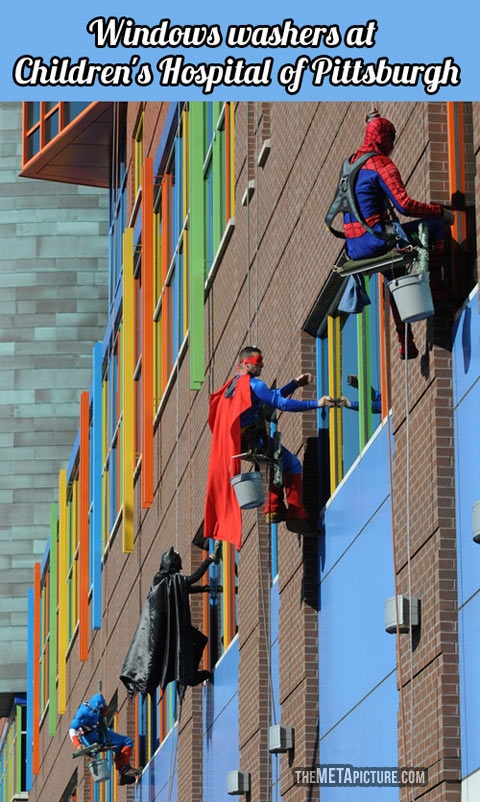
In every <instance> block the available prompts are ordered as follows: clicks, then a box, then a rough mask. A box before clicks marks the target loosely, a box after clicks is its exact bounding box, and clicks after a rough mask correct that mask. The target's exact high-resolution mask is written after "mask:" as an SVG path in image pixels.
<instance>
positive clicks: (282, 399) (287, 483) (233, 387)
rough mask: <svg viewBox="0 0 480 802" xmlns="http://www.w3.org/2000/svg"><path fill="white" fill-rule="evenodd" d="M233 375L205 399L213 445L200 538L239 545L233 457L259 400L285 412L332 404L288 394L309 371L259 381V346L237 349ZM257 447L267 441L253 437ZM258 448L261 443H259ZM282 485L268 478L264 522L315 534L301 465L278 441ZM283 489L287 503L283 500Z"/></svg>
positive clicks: (243, 443)
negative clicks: (271, 382) (282, 381)
mask: <svg viewBox="0 0 480 802" xmlns="http://www.w3.org/2000/svg"><path fill="white" fill-rule="evenodd" d="M238 359H239V362H238V365H237V370H236V374H235V376H233V377H232V378H230V379H229V380H228V382H227V383H226V384H225V385H223V387H221V388H220V390H218V391H217V392H216V393H214V394H213V395H212V396H211V399H210V414H209V419H208V420H209V425H210V428H211V430H212V446H211V452H210V465H209V472H208V480H207V494H206V502H205V515H204V535H205V537H214V538H215V537H216V538H218V539H220V540H227V541H229V542H231V543H235V545H236V546H237V547H238V548H239V547H240V540H241V513H240V509H239V507H238V504H237V503H236V500H235V497H234V494H233V491H232V489H231V486H230V482H229V478H230V476H231V474H230V473H229V472H230V471H231V466H232V463H233V462H234V461H233V460H232V456H235V455H237V454H239V453H240V449H242V450H246V448H247V443H250V433H251V430H252V428H255V425H256V423H257V420H258V418H259V416H260V415H261V408H262V405H268V406H270V407H273V408H274V409H279V410H282V411H284V412H305V411H307V410H312V409H317V408H318V407H327V406H333V402H332V400H331V398H330V397H329V396H323V398H320V399H318V400H315V399H311V400H297V399H295V398H289V397H288V396H289V395H290V394H291V393H293V392H294V390H296V389H297V387H303V386H305V385H307V384H309V383H310V381H311V375H310V374H309V373H303V374H302V375H301V376H298V377H297V378H296V379H292V381H290V382H289V383H288V384H286V385H284V386H283V387H280V388H278V389H275V390H271V389H269V387H267V385H266V384H265V383H264V382H263V381H261V379H260V378H259V377H260V374H261V373H262V370H263V367H264V363H263V355H262V352H261V351H260V349H259V348H256V347H253V346H248V347H246V348H244V349H243V350H242V351H240V354H239V357H238ZM256 446H257V451H258V452H259V453H261V452H262V450H267V446H268V443H266V442H265V443H262V441H261V436H260V441H259V442H257V444H256ZM262 447H263V448H262ZM281 461H282V471H283V487H279V488H278V487H276V486H275V485H274V484H273V481H270V484H269V491H268V498H267V503H266V507H265V515H266V518H267V521H268V522H269V523H280V522H281V521H285V522H286V525H287V529H289V530H290V531H291V532H297V533H298V534H302V535H315V534H317V528H316V526H315V524H314V523H313V522H312V521H310V520H309V517H308V513H307V511H306V509H305V507H304V506H303V501H302V464H301V462H300V460H299V459H298V457H296V456H295V454H292V452H291V451H289V450H288V449H287V448H285V447H284V446H282V449H281ZM284 490H285V497H286V504H285V501H284Z"/></svg>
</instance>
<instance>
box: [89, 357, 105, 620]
mask: <svg viewBox="0 0 480 802" xmlns="http://www.w3.org/2000/svg"><path fill="white" fill-rule="evenodd" d="M102 357H103V346H102V343H95V345H94V347H93V381H92V444H91V450H92V519H91V535H92V537H91V544H92V553H91V576H92V629H100V628H101V626H102V553H103V541H102V518H103V516H102V453H103V448H102V445H103V444H102V440H103V409H102V406H103V405H102V361H103V360H102Z"/></svg>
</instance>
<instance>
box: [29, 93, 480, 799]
mask: <svg viewBox="0 0 480 802" xmlns="http://www.w3.org/2000/svg"><path fill="white" fill-rule="evenodd" d="M160 105H161V104H147V106H146V114H145V143H146V153H147V154H148V155H153V153H154V150H155V146H154V143H155V142H157V141H158V136H159V133H158V120H159V119H160V117H159V115H160V114H161V113H163V110H161V109H160V108H159V107H160ZM137 106H138V104H131V108H130V107H129V117H128V119H129V121H130V122H132V124H133V122H134V121H135V119H136V116H137V114H138V108H137ZM367 110H368V108H367V107H366V104H365V105H364V104H347V103H345V104H342V103H334V104H328V103H322V104H317V103H301V104H296V103H284V104H282V103H276V104H271V105H269V104H253V103H250V104H237V105H236V109H235V126H236V144H235V151H236V154H235V158H236V175H235V181H236V197H237V208H236V214H235V231H234V234H233V237H232V240H231V242H230V245H229V247H228V249H227V252H226V254H225V256H224V258H223V260H222V263H221V265H220V268H219V271H218V274H217V276H216V279H215V282H214V283H213V285H212V287H211V289H210V290H209V293H208V296H207V298H206V305H205V330H206V365H207V374H206V381H205V383H204V385H203V387H202V388H201V389H200V390H199V391H197V392H193V391H191V390H190V389H189V376H188V369H189V366H188V359H183V361H181V363H180V365H179V368H178V376H177V381H176V382H175V383H174V384H173V386H172V389H171V392H170V395H169V397H168V400H167V402H166V405H165V409H164V412H163V414H162V416H161V418H160V419H159V420H158V422H157V425H156V433H155V488H156V492H155V499H154V503H153V505H152V507H151V508H150V509H149V510H141V509H140V502H139V498H137V500H136V524H137V534H136V542H135V551H134V552H133V554H131V555H123V554H122V553H121V549H120V539H119V537H118V536H117V537H116V539H115V540H114V541H113V543H112V546H111V549H110V551H109V554H108V559H107V562H106V583H107V585H106V594H105V605H106V609H107V608H108V620H107V619H106V620H105V624H104V629H103V630H102V632H101V633H96V634H95V636H94V638H93V644H92V649H91V657H90V659H89V661H88V663H87V664H85V665H79V664H78V662H76V658H75V656H72V658H71V660H70V661H69V689H70V690H71V702H70V706H69V710H68V713H67V715H66V716H65V717H64V719H65V720H68V719H69V714H70V713H73V710H74V708H75V707H76V705H77V704H78V701H79V700H81V698H82V697H83V695H86V694H87V693H88V692H92V691H93V690H94V689H95V687H93V686H94V685H95V683H96V679H97V677H98V676H99V675H102V674H103V673H104V666H105V665H108V671H107V672H106V679H105V683H106V685H105V688H106V691H105V695H106V696H107V698H108V695H109V694H110V695H112V694H113V693H114V692H115V690H116V689H117V687H118V679H117V677H118V673H119V669H120V666H121V663H122V661H123V658H124V656H125V653H126V650H127V648H128V645H129V643H130V639H131V636H132V633H133V630H134V628H135V626H136V622H137V620H138V614H139V611H140V609H141V604H142V603H143V600H144V598H145V596H146V593H147V590H148V587H149V584H150V581H151V578H152V576H153V574H154V573H155V571H156V570H157V568H158V563H159V559H160V555H161V553H162V552H163V551H164V550H165V549H167V548H168V547H169V546H170V545H172V544H174V545H175V546H176V548H178V550H179V551H180V553H181V554H182V558H183V563H184V570H185V571H186V572H188V573H190V572H191V570H193V569H194V567H195V566H196V565H197V564H198V561H199V560H200V559H201V558H202V555H201V553H200V552H199V551H198V550H197V549H195V548H192V547H191V541H192V538H193V536H194V535H195V533H196V532H197V531H198V529H199V527H200V525H201V522H202V517H203V503H204V495H205V486H206V472H207V465H208V457H209V447H210V433H209V431H208V426H207V414H208V397H209V393H210V392H212V391H213V390H214V389H215V388H217V387H218V386H220V384H221V383H223V382H224V381H225V380H226V378H227V377H228V376H229V375H230V373H231V371H232V369H233V367H234V365H235V361H236V355H237V353H238V350H239V349H240V348H241V347H242V346H244V345H246V344H248V343H255V344H258V345H259V346H260V347H261V348H262V349H263V351H264V356H265V371H264V378H265V380H266V381H267V383H272V382H273V381H276V382H277V384H283V383H284V382H286V381H288V380H289V379H290V378H292V377H293V376H296V375H298V374H299V373H302V372H304V371H311V372H312V373H313V374H314V373H315V348H314V343H313V340H312V339H311V338H310V337H308V336H307V335H305V334H302V332H301V328H302V324H303V322H304V321H305V319H306V318H307V316H308V313H309V312H310V310H311V308H312V306H313V304H314V302H315V299H316V297H317V295H318V293H319V291H320V289H321V287H322V284H323V282H324V280H325V279H326V277H327V275H328V274H329V271H330V269H331V266H332V264H333V263H334V260H335V258H336V257H337V255H338V251H339V245H338V243H337V241H336V240H334V238H333V237H331V236H329V235H328V233H327V232H326V231H325V227H324V224H323V216H324V213H325V209H326V208H327V207H328V205H329V203H330V201H331V197H332V194H333V191H334V187H335V186H336V181H337V176H338V170H339V165H340V163H341V160H342V158H343V157H344V156H345V155H346V154H348V153H352V152H353V151H354V150H355V149H356V148H357V147H358V145H359V144H360V142H361V140H362V137H363V121H364V116H365V113H366V111H367ZM381 112H382V114H384V115H385V116H387V117H390V118H391V119H392V120H393V121H394V123H395V125H396V127H397V131H398V140H397V145H396V148H395V160H396V162H397V164H398V166H399V168H400V171H401V173H402V175H403V177H404V180H405V181H406V183H407V189H408V190H409V192H410V193H411V195H412V196H413V197H416V198H418V199H420V200H439V201H444V202H448V200H449V197H448V189H449V188H448V173H447V150H446V122H445V113H446V108H445V104H441V103H438V104H437V103H432V104H428V103H425V104H407V103H405V104H393V103H388V104H387V103H386V104H384V105H382V107H381ZM479 122H480V119H479V111H478V106H477V105H475V107H474V116H473V123H476V125H473V130H477V132H478V127H479V126H478V123H479ZM477 136H478V134H477ZM265 139H270V141H271V150H270V153H269V155H268V158H267V160H266V161H265V162H264V165H263V166H262V167H260V166H259V165H258V163H257V158H258V154H259V153H260V151H261V148H262V145H263V142H264V141H265ZM472 143H473V144H472V148H473V147H474V146H475V147H476V148H477V150H478V141H476V140H475V138H474V137H473V136H472ZM247 148H248V153H249V158H248V159H247V158H246V149H247ZM472 163H473V160H472ZM252 177H254V179H255V189H254V192H253V194H252V195H251V198H250V202H249V204H248V205H245V206H243V205H242V204H241V198H242V197H243V195H244V193H245V190H246V189H247V185H248V181H249V180H251V179H252ZM477 191H478V190H477ZM132 202H133V201H132ZM450 327H451V320H448V321H447V320H446V319H443V320H442V319H438V320H435V321H434V322H433V323H432V321H429V322H427V323H425V322H420V323H417V324H415V327H414V328H415V337H416V341H417V343H418V345H419V349H420V351H421V355H420V357H419V359H417V360H416V361H414V362H411V363H407V365H405V363H401V362H399V361H398V360H397V358H396V355H395V354H394V358H393V362H392V390H393V417H392V430H393V434H394V437H395V462H394V476H395V480H394V499H393V503H394V517H395V531H394V545H395V552H396V561H395V562H396V574H397V581H398V589H399V591H401V592H406V591H407V589H408V588H409V587H410V586H411V588H412V590H413V592H414V593H415V595H418V596H419V597H420V598H421V600H422V628H421V636H420V640H419V641H418V643H416V644H415V647H416V648H415V649H414V650H411V648H410V644H409V640H408V635H407V636H401V638H400V651H399V655H400V663H399V666H398V673H397V679H398V684H399V688H400V689H401V697H402V706H401V710H400V715H399V764H400V765H401V764H402V763H403V762H404V761H405V763H406V764H407V765H412V764H413V765H416V766H428V767H429V769H430V782H429V786H428V787H427V789H425V793H424V798H425V799H426V800H428V802H434V801H436V800H446V799H448V800H452V802H453V800H459V798H460V797H459V786H458V769H459V762H458V758H459V730H458V727H459V721H458V699H457V694H458V666H457V657H456V649H457V633H456V562H455V529H454V487H453V428H452V426H453V422H452V412H451V399H452V395H451V393H452V387H451V353H450V350H449V339H448V338H449V333H450ZM395 348H396V346H395ZM406 367H407V368H408V377H406V375H405V369H406ZM406 378H408V406H407V403H406V398H405V380H406ZM316 393H317V387H316V380H315V377H314V382H313V383H312V385H311V386H310V387H307V388H303V390H302V391H301V392H300V391H299V392H297V396H298V397H316ZM407 409H408V416H407ZM279 428H280V430H281V432H282V442H284V443H285V444H286V445H287V447H289V448H290V449H292V450H293V451H294V452H296V453H297V454H298V455H299V456H300V458H301V459H302V460H303V459H305V460H306V466H307V467H306V473H305V496H306V502H307V505H309V506H311V508H312V509H313V510H314V509H315V507H316V505H317V504H316V503H317V499H316V497H315V496H316V493H315V488H316V477H315V476H314V470H315V468H314V466H315V463H316V460H315V440H316V434H317V432H316V418H315V413H314V412H311V413H306V414H297V415H294V414H290V415H288V414H283V415H280V419H279ZM407 440H408V462H407ZM137 496H138V492H137ZM407 500H408V501H409V513H408V517H407V506H406V505H407ZM385 534H386V537H388V536H389V533H388V532H387V533H385ZM268 537H269V535H268V530H267V528H266V526H265V525H264V523H263V521H261V523H260V525H258V526H257V515H256V513H255V512H253V511H252V512H249V513H246V514H244V534H243V546H242V549H241V552H240V559H239V594H238V601H239V648H240V657H241V659H240V685H239V744H240V762H239V768H241V769H243V770H247V771H249V772H250V773H251V776H252V799H264V798H265V799H266V798H267V794H268V784H269V776H268V772H269V756H268V752H267V741H266V739H267V728H268V723H269V715H270V711H269V693H268V670H269V665H268V649H267V644H268V620H269V619H268V600H269V587H270V577H269V566H268V550H269V544H268ZM278 538H279V591H280V601H281V605H280V698H281V703H282V721H283V723H286V724H289V725H292V726H294V727H295V733H296V735H295V754H294V756H293V758H292V759H293V763H294V765H297V766H309V765H314V764H315V763H317V762H318V760H319V754H318V666H317V616H318V613H317V609H316V604H317V601H316V587H317V582H318V577H317V574H316V571H317V569H316V566H317V554H316V548H317V544H316V542H314V541H313V542H312V541H308V540H304V541H302V540H301V539H300V538H298V537H297V536H296V535H294V534H292V533H289V532H287V530H286V529H285V527H284V526H283V525H280V526H279V533H278ZM106 615H107V614H106ZM194 615H195V616H198V615H199V611H198V610H196V611H195V612H194ZM196 620H197V621H198V622H199V618H197V619H196ZM412 677H413V681H412ZM412 689H413V691H412ZM412 693H413V695H411V694H412ZM125 696H126V695H125V693H124V692H123V691H122V689H121V688H119V693H118V698H119V709H120V728H122V727H126V728H127V729H129V728H130V727H131V721H129V719H128V704H127V701H126V698H125ZM200 705H201V694H200V691H199V689H193V690H188V691H187V696H186V699H185V703H184V707H183V710H182V720H181V728H180V729H181V733H180V736H181V737H180V744H179V751H178V767H179V773H180V776H179V798H180V799H188V800H189V802H200V800H202V783H201V778H200V776H199V775H200V772H201V754H200V752H201V750H200V749H199V731H200V730H199V728H200V724H201V707H200ZM412 711H413V713H412ZM65 727H66V724H65V721H64V720H63V719H62V720H61V721H60V722H59V733H60V732H61V733H62V736H60V734H59V735H57V736H56V737H55V739H54V740H53V741H51V742H50V744H47V740H48V739H47V738H46V736H44V735H43V736H42V738H43V739H44V740H43V741H42V744H43V746H42V748H45V749H51V750H52V751H51V752H50V753H49V754H50V755H51V757H50V756H47V759H46V761H45V777H43V775H42V781H41V782H42V783H43V785H41V787H40V791H39V790H38V787H37V784H36V786H35V789H34V792H33V793H32V796H31V800H32V802H36V800H37V799H38V800H40V799H47V798H49V796H48V793H50V792H51V789H53V787H55V788H56V789H57V790H58V788H61V787H64V786H63V785H62V781H63V780H65V784H66V780H67V775H68V772H69V771H70V772H71V765H68V766H66V767H65V766H64V764H65V763H66V762H67V761H66V757H67V753H68V751H69V749H68V748H67V747H65V746H64V745H62V741H61V737H63V734H64V731H65ZM130 734H132V733H131V731H130ZM405 749H406V754H404V753H405ZM62 758H63V760H62ZM281 765H282V794H283V795H284V797H285V799H288V800H289V802H302V801H303V799H304V798H305V792H304V791H303V790H302V789H300V788H298V787H296V786H293V785H292V780H291V776H290V773H289V770H288V769H289V766H288V758H287V757H286V756H283V757H282V758H281ZM52 769H53V771H54V772H55V774H56V776H55V780H53V779H48V777H49V771H51V770H52ZM43 771H44V770H43V769H42V772H43ZM57 772H58V773H57ZM123 790H125V789H123ZM122 792H123V791H122ZM42 793H43V794H44V795H43V796H42ZM187 795H188V796H187ZM86 799H87V797H85V802H86ZM79 802H82V800H81V798H80V799H79Z"/></svg>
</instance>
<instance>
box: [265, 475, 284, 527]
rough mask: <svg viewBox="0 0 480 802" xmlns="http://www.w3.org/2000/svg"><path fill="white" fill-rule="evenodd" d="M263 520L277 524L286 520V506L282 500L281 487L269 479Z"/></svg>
mask: <svg viewBox="0 0 480 802" xmlns="http://www.w3.org/2000/svg"><path fill="white" fill-rule="evenodd" d="M264 513H265V520H266V522H267V524H279V523H280V522H281V521H286V520H287V508H286V506H285V503H284V501H283V487H277V486H276V485H274V484H273V482H272V481H270V486H269V488H268V496H267V502H266V504H265V509H264Z"/></svg>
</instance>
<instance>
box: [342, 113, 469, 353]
mask: <svg viewBox="0 0 480 802" xmlns="http://www.w3.org/2000/svg"><path fill="white" fill-rule="evenodd" d="M395 135H396V131H395V127H394V125H393V123H391V122H390V121H389V120H387V119H386V118H384V117H381V116H380V115H379V113H378V111H377V110H376V109H373V110H372V111H371V112H370V114H369V115H368V116H367V118H366V126H365V137H364V140H363V144H362V146H361V147H360V148H359V150H357V151H356V152H355V153H354V154H353V155H352V157H351V158H350V162H354V161H355V160H356V159H359V158H360V157H361V156H362V155H363V154H365V153H368V152H373V155H372V156H371V157H370V158H369V159H367V161H366V162H365V164H364V165H363V166H362V167H361V169H360V170H359V172H358V176H357V179H356V184H355V198H356V201H357V204H358V208H359V211H360V213H361V216H362V218H363V219H364V220H365V221H366V222H367V223H368V225H369V226H370V227H371V228H372V229H373V230H374V231H376V232H378V234H380V235H385V234H388V225H389V221H388V200H389V201H391V203H392V204H393V205H394V207H395V208H396V210H397V211H398V212H400V213H401V214H402V215H405V216H407V217H416V218H421V219H417V220H412V221H409V222H407V223H402V225H401V228H402V229H403V231H404V232H405V234H406V235H407V237H408V239H409V240H410V239H411V237H412V236H413V235H414V234H415V233H416V232H417V231H418V227H419V224H420V222H421V220H423V221H424V222H425V223H426V225H427V227H428V233H429V242H430V246H431V248H430V256H429V271H430V288H431V291H432V297H433V300H434V302H435V301H441V300H443V299H444V297H445V291H444V289H443V280H442V265H443V256H444V245H445V224H447V225H453V223H454V220H455V218H454V215H453V212H452V211H451V210H450V209H447V208H446V207H444V206H441V205H440V204H438V203H421V202H420V201H416V200H413V199H412V198H410V196H409V195H408V193H407V190H406V188H405V185H404V183H403V181H402V178H401V176H400V173H399V171H398V168H397V167H396V165H395V164H394V162H393V161H392V160H391V158H390V154H391V153H392V151H393V147H394V142H395ZM387 199H388V200H387ZM343 230H344V233H345V237H346V250H347V254H348V257H349V258H350V259H355V260H356V259H366V258H368V257H372V258H373V257H376V256H380V255H382V254H383V253H386V252H387V251H388V250H389V249H390V248H391V247H392V244H391V243H388V242H387V241H386V240H385V239H382V238H381V236H375V234H373V233H370V232H369V231H367V230H366V229H365V228H364V226H363V225H362V223H361V222H360V221H359V220H358V219H356V218H355V216H354V215H352V214H351V213H350V212H346V213H345V214H344V228H343ZM406 244H407V243H405V245H406ZM386 277H387V278H391V276H389V275H388V274H386ZM390 306H391V309H392V314H393V318H394V322H395V328H396V331H397V335H398V340H399V344H400V357H401V359H405V358H407V359H413V358H415V357H416V356H418V350H417V347H416V345H415V343H414V339H413V334H412V330H411V327H410V325H409V324H407V352H406V353H405V323H404V322H403V321H402V320H401V318H400V315H399V313H398V310H397V307H396V304H395V301H394V299H393V297H392V296H390Z"/></svg>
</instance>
